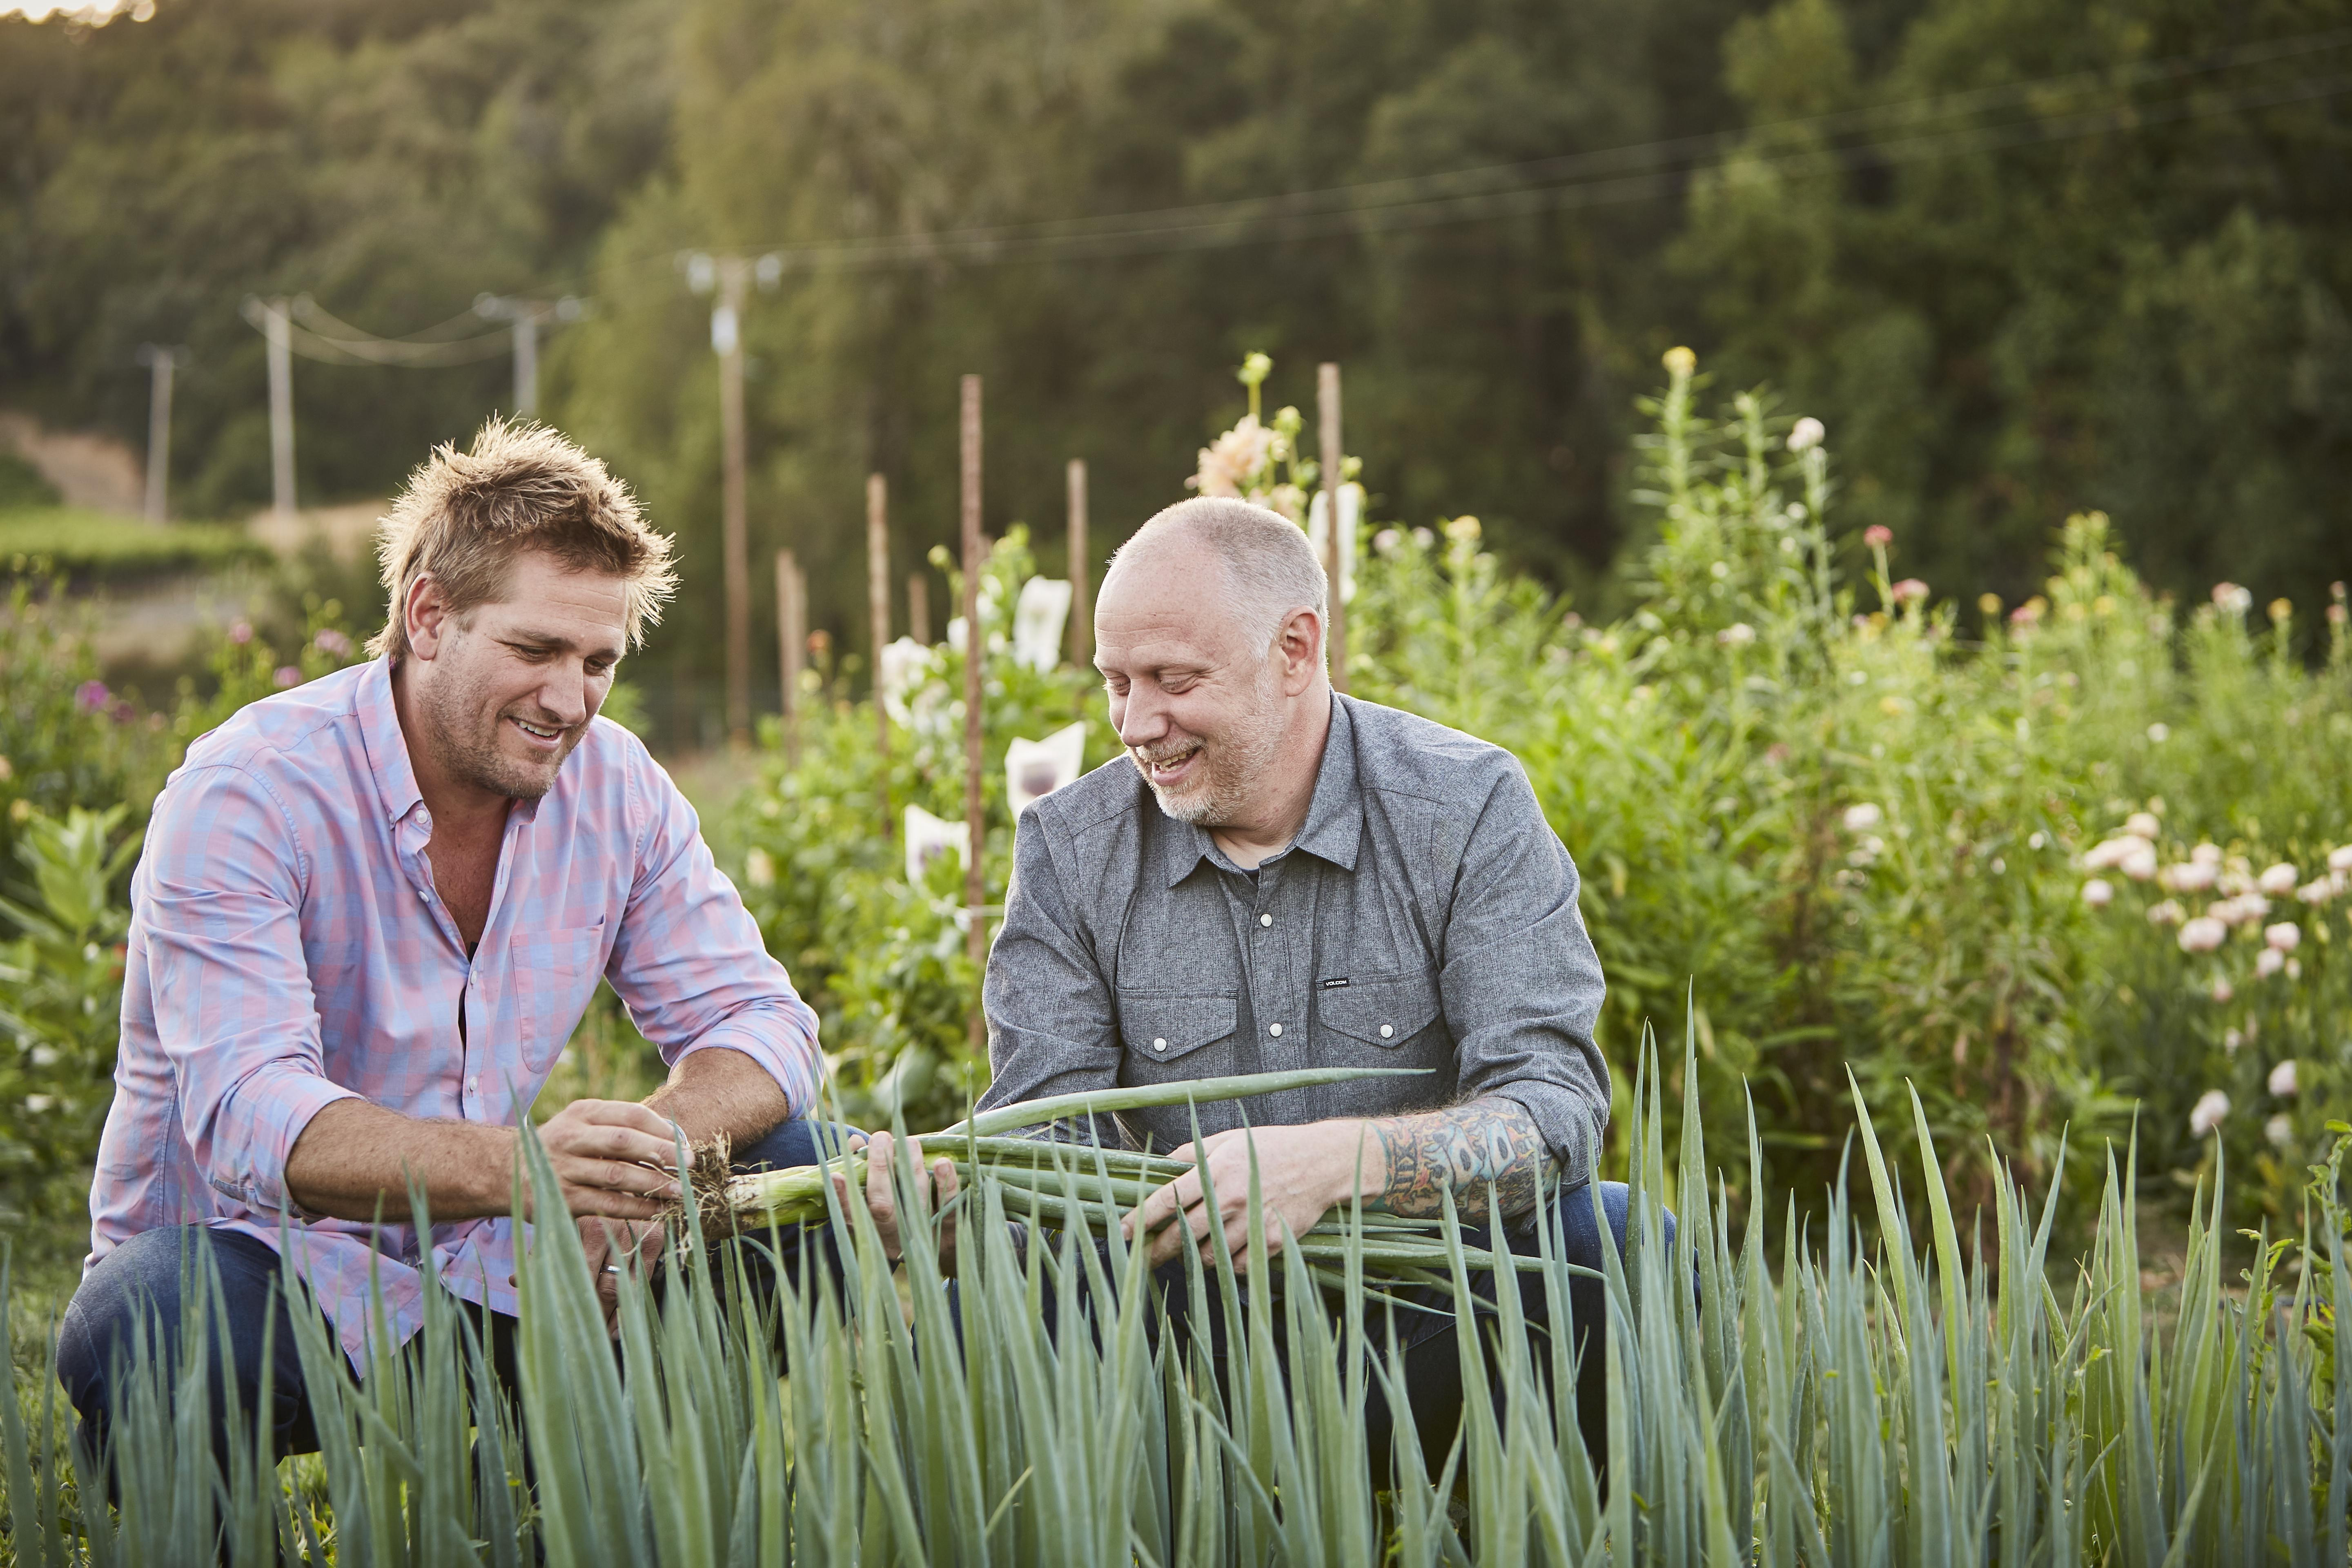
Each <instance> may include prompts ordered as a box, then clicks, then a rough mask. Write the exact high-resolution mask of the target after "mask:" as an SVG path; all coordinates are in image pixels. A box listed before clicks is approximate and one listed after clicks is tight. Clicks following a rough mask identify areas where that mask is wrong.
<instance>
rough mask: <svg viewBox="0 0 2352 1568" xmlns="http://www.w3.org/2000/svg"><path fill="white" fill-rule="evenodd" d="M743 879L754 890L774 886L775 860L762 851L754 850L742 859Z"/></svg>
mask: <svg viewBox="0 0 2352 1568" xmlns="http://www.w3.org/2000/svg"><path fill="white" fill-rule="evenodd" d="M743 879H744V880H745V881H747V882H749V883H751V886H753V887H755V888H772V887H774V886H775V885H776V858H775V857H774V856H772V855H771V854H769V853H768V852H767V851H766V850H764V849H754V850H752V851H751V853H750V854H749V855H746V856H744V857H743Z"/></svg>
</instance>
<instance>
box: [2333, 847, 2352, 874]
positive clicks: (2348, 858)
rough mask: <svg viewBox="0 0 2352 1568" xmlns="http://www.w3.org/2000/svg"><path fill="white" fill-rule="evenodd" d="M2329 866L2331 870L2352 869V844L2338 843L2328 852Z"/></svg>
mask: <svg viewBox="0 0 2352 1568" xmlns="http://www.w3.org/2000/svg"><path fill="white" fill-rule="evenodd" d="M2327 868H2328V869H2329V870H2331V871H2352V844H2338V845H2337V846H2336V847H2335V848H2333V849H2330V850H2329V851H2328V852H2327Z"/></svg>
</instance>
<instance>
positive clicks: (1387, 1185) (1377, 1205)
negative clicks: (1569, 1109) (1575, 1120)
mask: <svg viewBox="0 0 2352 1568" xmlns="http://www.w3.org/2000/svg"><path fill="white" fill-rule="evenodd" d="M1365 1125H1366V1126H1367V1127H1369V1128H1370V1130H1371V1133H1372V1147H1374V1148H1377V1149H1378V1150H1379V1151H1380V1152H1381V1167H1382V1168H1383V1171H1384V1174H1383V1175H1382V1177H1381V1181H1380V1184H1379V1188H1378V1190H1377V1191H1370V1190H1368V1191H1366V1193H1365V1194H1364V1206H1365V1207H1366V1208H1367V1209H1379V1210H1385V1211H1386V1212H1388V1213H1390V1214H1395V1215H1411V1216H1412V1217H1414V1218H1430V1217H1434V1216H1436V1215H1441V1214H1444V1212H1445V1199H1444V1196H1443V1194H1444V1193H1445V1192H1446V1191H1447V1190H1449V1189H1451V1191H1452V1192H1453V1194H1454V1212H1455V1213H1457V1214H1459V1215H1461V1216H1462V1217H1463V1218H1464V1219H1465V1220H1473V1221H1479V1222H1484V1221H1485V1220H1486V1196H1487V1189H1488V1187H1489V1186H1490V1185H1491V1186H1492V1188H1493V1190H1494V1195H1495V1200H1496V1203H1498V1204H1499V1205H1501V1208H1502V1212H1503V1215H1504V1216H1505V1217H1509V1216H1512V1215H1521V1214H1525V1213H1526V1212H1527V1211H1528V1210H1529V1209H1531V1208H1533V1207H1535V1205H1536V1200H1537V1199H1538V1197H1540V1196H1541V1195H1542V1193H1543V1178H1544V1172H1545V1168H1546V1167H1547V1166H1548V1165H1549V1163H1551V1161H1550V1155H1549V1152H1547V1151H1546V1150H1545V1148H1544V1141H1543V1135H1542V1134H1541V1133H1539V1132H1538V1131H1536V1122H1535V1118H1534V1117H1532V1116H1530V1115H1528V1110H1527V1108H1526V1107H1525V1106H1523V1105H1521V1104H1520V1103H1519V1102H1518V1101H1517V1100H1512V1099H1510V1098H1508V1097H1507V1096H1505V1095H1499V1094H1490V1095H1486V1096H1483V1097H1481V1098H1480V1099H1477V1100H1470V1101H1468V1102H1467V1103H1465V1104H1462V1105H1456V1106H1453V1107H1451V1108H1449V1109H1447V1110H1432V1111H1426V1112H1424V1113H1423V1114H1421V1115H1418V1116H1391V1117H1386V1118H1383V1119H1381V1120H1379V1121H1370V1122H1367V1123H1365ZM1367 1152H1368V1153H1369V1152H1370V1151H1369V1150H1368V1151H1367ZM1371 1165H1372V1162H1371V1161H1370V1160H1369V1159H1368V1160H1366V1161H1365V1166H1366V1174H1367V1175H1368V1176H1369V1175H1370V1173H1371ZM1366 1185H1367V1187H1368V1188H1370V1185H1371V1184H1370V1183H1369V1182H1368V1183H1367V1184H1366Z"/></svg>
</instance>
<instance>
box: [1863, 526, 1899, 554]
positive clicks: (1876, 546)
mask: <svg viewBox="0 0 2352 1568" xmlns="http://www.w3.org/2000/svg"><path fill="white" fill-rule="evenodd" d="M1862 542H1864V544H1867V545H1869V546H1870V547H1871V548H1872V549H1873V550H1884V549H1885V548H1886V547H1887V546H1888V545H1890V544H1892V543H1894V542H1895V531H1894V530H1893V529H1891V528H1889V527H1887V526H1886V525H1885V523H1883V522H1874V523H1872V524H1871V525H1870V526H1869V527H1868V528H1865V529H1864V530H1863V531H1862Z"/></svg>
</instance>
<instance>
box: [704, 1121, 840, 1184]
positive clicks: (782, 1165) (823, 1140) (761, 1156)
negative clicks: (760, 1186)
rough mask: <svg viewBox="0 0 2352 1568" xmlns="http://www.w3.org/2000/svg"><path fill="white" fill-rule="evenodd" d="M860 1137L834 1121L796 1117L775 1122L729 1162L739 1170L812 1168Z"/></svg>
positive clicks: (736, 1152) (734, 1154)
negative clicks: (800, 1166)
mask: <svg viewBox="0 0 2352 1568" xmlns="http://www.w3.org/2000/svg"><path fill="white" fill-rule="evenodd" d="M853 1136H856V1137H863V1136H864V1134H863V1133H860V1132H859V1131H857V1129H856V1128H855V1127H849V1126H845V1125H843V1124H842V1123H840V1122H837V1121H813V1120H810V1119H809V1118H806V1117H796V1118H794V1119H793V1120H792V1121H779V1122H777V1123H776V1125H775V1126H773V1127H772V1128H770V1129H769V1130H768V1131H766V1132H764V1133H762V1134H761V1135H760V1136H759V1137H758V1138H755V1139H753V1140H752V1141H751V1142H749V1143H746V1144H745V1145H744V1146H743V1147H741V1148H740V1149H738V1150H736V1151H735V1152H734V1153H733V1155H732V1157H731V1158H730V1161H729V1163H730V1164H731V1165H732V1166H733V1167H734V1168H735V1169H736V1170H739V1171H788V1170H791V1169H792V1168H793V1166H795V1165H816V1164H822V1163H824V1162H825V1161H827V1160H829V1159H831V1158H833V1157H834V1156H835V1154H838V1153H840V1152H842V1151H843V1150H845V1149H846V1148H848V1147H849V1144H848V1142H847V1141H848V1140H849V1139H850V1138H851V1137H853Z"/></svg>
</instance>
